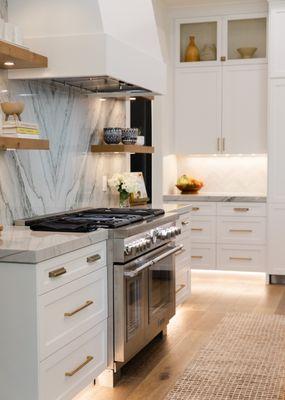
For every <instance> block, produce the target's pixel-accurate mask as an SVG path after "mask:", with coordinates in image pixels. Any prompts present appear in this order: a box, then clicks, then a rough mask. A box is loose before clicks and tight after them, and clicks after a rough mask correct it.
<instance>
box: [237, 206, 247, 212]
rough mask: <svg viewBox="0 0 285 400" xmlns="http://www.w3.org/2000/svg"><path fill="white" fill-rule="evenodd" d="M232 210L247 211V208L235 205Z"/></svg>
mask: <svg viewBox="0 0 285 400" xmlns="http://www.w3.org/2000/svg"><path fill="white" fill-rule="evenodd" d="M234 211H236V212H248V211H249V208H246V207H235V208H234Z"/></svg>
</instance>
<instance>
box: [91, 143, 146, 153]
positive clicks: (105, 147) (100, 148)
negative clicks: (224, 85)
mask: <svg viewBox="0 0 285 400" xmlns="http://www.w3.org/2000/svg"><path fill="white" fill-rule="evenodd" d="M91 151H92V153H145V154H151V153H154V147H153V146H140V145H138V144H93V145H92V146H91Z"/></svg>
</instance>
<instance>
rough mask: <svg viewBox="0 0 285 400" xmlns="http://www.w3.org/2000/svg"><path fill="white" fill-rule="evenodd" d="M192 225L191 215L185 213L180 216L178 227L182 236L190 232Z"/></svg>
mask: <svg viewBox="0 0 285 400" xmlns="http://www.w3.org/2000/svg"><path fill="white" fill-rule="evenodd" d="M190 224H191V214H190V213H185V214H182V215H180V216H179V219H178V221H177V226H179V227H180V228H181V231H182V234H183V233H184V232H185V233H187V232H189V230H190Z"/></svg>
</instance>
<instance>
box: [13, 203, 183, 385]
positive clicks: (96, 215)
mask: <svg viewBox="0 0 285 400" xmlns="http://www.w3.org/2000/svg"><path fill="white" fill-rule="evenodd" d="M176 218H177V217H176V216H175V215H174V214H171V215H164V211H163V210H161V209H109V208H99V209H85V210H77V211H72V212H68V213H61V214H57V215H49V216H42V217H36V218H31V219H26V220H22V221H16V224H18V225H23V224H25V225H27V226H30V228H31V229H32V230H37V231H55V232H57V231H63V232H92V231H94V230H96V229H102V228H103V229H108V230H109V238H110V240H109V246H108V248H109V252H108V253H109V254H108V260H109V261H108V264H109V265H110V268H108V270H109V275H108V279H109V284H110V287H111V288H112V289H113V290H111V291H110V293H109V310H110V311H109V333H110V337H109V348H110V350H111V351H110V354H109V368H108V370H107V371H106V374H105V375H106V376H105V377H101V383H103V384H107V385H109V386H110V385H111V386H113V385H114V382H115V378H116V376H118V375H119V374H117V373H118V371H120V369H121V367H122V366H123V365H124V364H125V363H126V362H128V361H129V360H130V359H131V358H132V357H133V356H134V355H135V354H137V353H138V352H139V351H140V350H141V349H142V348H143V347H144V346H145V345H146V344H148V343H149V342H150V341H151V340H152V339H153V338H154V337H155V336H157V335H158V334H159V333H161V332H165V331H166V327H167V324H168V322H169V320H170V318H171V317H172V316H173V315H174V314H175V254H177V253H178V252H180V251H182V246H176V245H175V237H176V236H177V235H179V234H180V233H181V230H180V228H178V227H176V225H175V223H176V222H175V221H176Z"/></svg>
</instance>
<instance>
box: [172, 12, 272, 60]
mask: <svg viewBox="0 0 285 400" xmlns="http://www.w3.org/2000/svg"><path fill="white" fill-rule="evenodd" d="M266 29H267V16H266V14H246V15H244V14H243V15H234V16H226V17H209V18H208V17H207V18H193V19H187V20H185V19H184V20H177V21H176V26H175V37H176V46H175V48H176V50H175V52H176V54H175V60H176V66H177V67H195V66H196V67H197V66H215V65H221V64H223V63H227V64H229V65H230V64H235V65H237V64H248V63H252V64H254V63H259V62H266V57H267V43H266V37H267V35H266Z"/></svg>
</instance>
